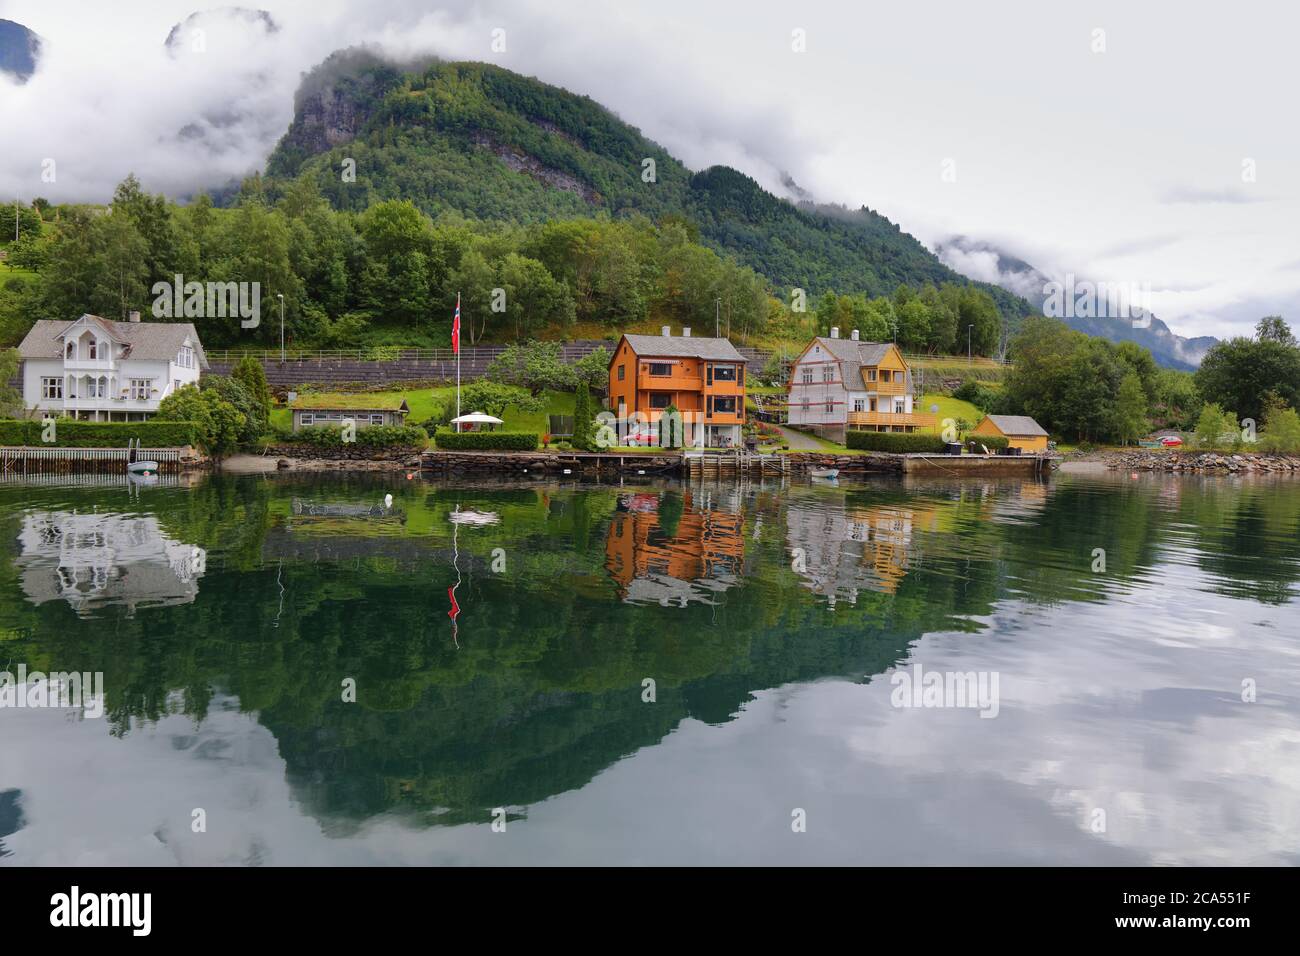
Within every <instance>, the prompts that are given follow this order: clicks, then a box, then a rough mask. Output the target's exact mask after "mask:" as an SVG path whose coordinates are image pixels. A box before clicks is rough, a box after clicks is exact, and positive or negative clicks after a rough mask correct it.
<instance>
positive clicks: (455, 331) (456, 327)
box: [451, 292, 460, 355]
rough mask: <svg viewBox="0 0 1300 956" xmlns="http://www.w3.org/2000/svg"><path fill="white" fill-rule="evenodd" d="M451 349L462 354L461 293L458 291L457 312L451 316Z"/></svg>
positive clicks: (455, 353)
mask: <svg viewBox="0 0 1300 956" xmlns="http://www.w3.org/2000/svg"><path fill="white" fill-rule="evenodd" d="M451 351H452V354H453V355H459V354H460V293H459V292H457V293H456V314H455V315H453V316H452V317H451Z"/></svg>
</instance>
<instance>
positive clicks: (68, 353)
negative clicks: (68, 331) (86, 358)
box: [63, 342, 77, 361]
mask: <svg viewBox="0 0 1300 956" xmlns="http://www.w3.org/2000/svg"><path fill="white" fill-rule="evenodd" d="M63 355H64V357H65V358H66V359H68V361H73V360H74V359H76V357H77V343H76V342H69V343H68V347H67V348H66V349H64V350H63Z"/></svg>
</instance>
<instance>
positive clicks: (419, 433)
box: [284, 425, 429, 448]
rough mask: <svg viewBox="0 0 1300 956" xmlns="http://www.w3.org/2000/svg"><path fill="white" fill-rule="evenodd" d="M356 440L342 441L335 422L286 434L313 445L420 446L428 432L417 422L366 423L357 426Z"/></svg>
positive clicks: (424, 441)
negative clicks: (404, 423)
mask: <svg viewBox="0 0 1300 956" xmlns="http://www.w3.org/2000/svg"><path fill="white" fill-rule="evenodd" d="M355 437H356V441H354V442H344V441H343V429H342V428H341V427H339V426H337V425H314V426H310V427H308V428H303V429H301V430H299V431H297V432H295V433H294V434H292V435H289V436H287V438H286V439H284V440H287V441H291V442H298V443H301V444H304V445H311V446H312V447H314V448H342V447H343V446H344V445H345V444H346V445H348V446H349V447H353V448H404V447H410V448H423V447H424V446H425V443H426V442H427V441H428V440H429V435H428V433H427V432H425V430H424V429H423V428H420V427H419V426H418V425H368V426H365V427H363V428H358V429H357V431H356V436H355Z"/></svg>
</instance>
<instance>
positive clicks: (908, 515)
mask: <svg viewBox="0 0 1300 956" xmlns="http://www.w3.org/2000/svg"><path fill="white" fill-rule="evenodd" d="M936 517H937V511H936V509H935V507H934V506H933V505H929V504H921V503H916V504H907V505H899V504H880V505H870V506H849V507H845V508H833V507H829V506H828V505H826V504H824V503H818V504H817V505H816V506H808V507H805V506H801V505H798V504H794V503H791V504H790V505H789V506H788V507H787V508H786V544H787V546H788V547H789V549H790V552H791V555H792V565H793V567H794V569H795V571H796V573H798V574H799V575H800V576H801V577H802V578H803V579H804V583H805V585H806V586H807V587H808V588H809V589H810V590H811V591H812V592H813V593H814V594H819V595H821V596H823V597H825V598H826V600H827V603H828V604H830V606H831V607H834V606H835V603H836V602H837V601H838V600H840V599H845V600H847V601H849V602H850V603H851V604H856V603H857V600H858V592H859V591H878V592H887V593H890V594H892V593H893V592H894V591H895V590H897V588H898V585H899V582H901V581H902V580H903V578H904V577H905V576H906V574H907V571H908V568H909V566H910V565H911V563H912V562H913V561H914V560H915V559H916V557H917V555H916V548H917V544H916V542H915V541H914V540H913V532H914V531H916V530H918V529H920V530H933V528H934V522H935V519H936Z"/></svg>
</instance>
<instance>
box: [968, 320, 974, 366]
mask: <svg viewBox="0 0 1300 956" xmlns="http://www.w3.org/2000/svg"><path fill="white" fill-rule="evenodd" d="M973 328H975V326H973V325H968V326H966V364H967V365H970V364H971V357H970V330H971V329H973Z"/></svg>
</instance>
